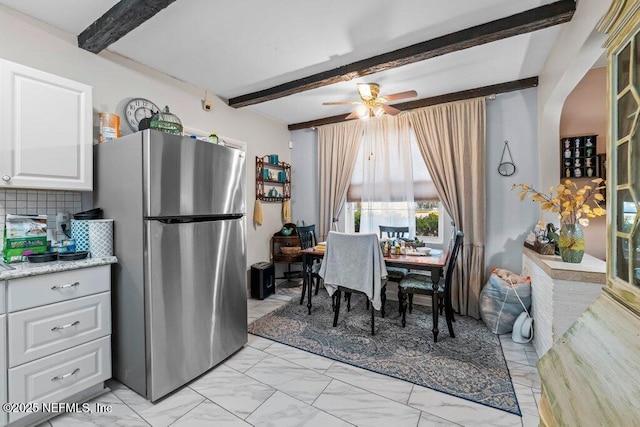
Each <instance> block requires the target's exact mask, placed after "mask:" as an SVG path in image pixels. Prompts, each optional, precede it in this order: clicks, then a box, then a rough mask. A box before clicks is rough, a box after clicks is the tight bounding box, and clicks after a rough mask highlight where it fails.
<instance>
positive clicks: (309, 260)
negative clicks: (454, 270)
mask: <svg viewBox="0 0 640 427" xmlns="http://www.w3.org/2000/svg"><path fill="white" fill-rule="evenodd" d="M300 253H301V255H302V271H303V282H302V295H301V297H300V304H303V303H304V297H305V294H306V296H307V314H311V307H312V304H311V294H312V288H313V281H312V280H311V279H312V268H313V263H314V261H315V260H321V259H322V258H323V257H324V253H325V251H324V249H317V248H316V247H313V248H308V249H303V250H302V251H301V252H300ZM448 257H449V252H448V251H446V250H432V252H431V253H430V254H428V255H395V254H389V255H386V256H384V263H385V265H386V266H387V267H400V268H406V269H409V270H420V271H429V273H430V275H431V283H432V284H433V294H434V295H438V283H439V281H440V276H442V272H443V270H444V268H445V266H446V265H447V260H448ZM431 305H432V311H433V313H432V315H433V329H432V332H433V336H434V338H435V339H437V336H438V333H439V330H438V298H437V297H436V298H434V297H432V298H431Z"/></svg>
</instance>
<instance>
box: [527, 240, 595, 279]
mask: <svg viewBox="0 0 640 427" xmlns="http://www.w3.org/2000/svg"><path fill="white" fill-rule="evenodd" d="M524 254H525V255H527V256H528V257H529V258H531V259H532V260H533V261H534V262H535V263H536V264H537V265H538V266H539V267H540V268H542V269H543V270H544V271H545V272H546V273H547V274H548V275H549V277H551V278H552V279H560V280H571V281H574V282H588V283H599V284H602V285H604V284H606V276H607V263H606V262H604V261H603V260H601V259H598V258H596V257H593V256H591V255H589V254H584V257H583V258H582V262H581V263H579V264H577V263H576V264H574V263H570V262H563V261H562V259H561V258H560V257H559V256H557V255H541V254H539V253H537V252H536V251H533V250H531V249H529V248H526V247H525V248H524Z"/></svg>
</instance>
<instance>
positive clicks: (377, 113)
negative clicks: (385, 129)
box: [373, 105, 384, 117]
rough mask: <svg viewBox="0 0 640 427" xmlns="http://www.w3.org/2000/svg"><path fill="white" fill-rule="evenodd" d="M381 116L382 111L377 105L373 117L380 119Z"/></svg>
mask: <svg viewBox="0 0 640 427" xmlns="http://www.w3.org/2000/svg"><path fill="white" fill-rule="evenodd" d="M383 114H384V109H383V108H382V107H381V106H379V105H378V106H376V107H375V108H374V109H373V115H374V116H376V117H380V116H382V115H383Z"/></svg>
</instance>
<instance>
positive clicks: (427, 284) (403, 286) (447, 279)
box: [398, 231, 464, 338]
mask: <svg viewBox="0 0 640 427" xmlns="http://www.w3.org/2000/svg"><path fill="white" fill-rule="evenodd" d="M463 238H464V234H463V233H462V231H457V232H456V238H455V242H454V244H453V249H452V250H451V252H450V253H449V260H448V261H447V266H446V269H445V273H444V282H443V281H442V279H440V278H439V282H440V283H438V290H437V294H436V295H434V292H433V282H432V279H431V276H429V275H426V274H420V273H409V274H407V275H406V276H405V278H404V279H402V280H401V281H400V285H399V286H398V297H399V300H400V310H401V312H402V326H403V327H404V326H406V324H407V321H406V318H407V305H408V304H407V295H413V294H420V295H430V296H431V298H438V307H439V309H440V313H442V310H443V309H444V312H445V316H446V319H447V327H448V328H449V335H450V336H451V337H452V338H455V334H454V332H453V324H452V322H453V320H454V319H453V306H452V304H451V280H452V278H453V271H454V269H455V266H456V261H457V259H458V253H459V252H460V247H461V246H462V240H463ZM410 312H411V311H410Z"/></svg>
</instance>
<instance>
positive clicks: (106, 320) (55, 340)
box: [9, 292, 111, 367]
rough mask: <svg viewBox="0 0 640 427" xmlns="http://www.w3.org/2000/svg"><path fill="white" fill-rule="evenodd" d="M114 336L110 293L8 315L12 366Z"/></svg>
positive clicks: (10, 361) (10, 363) (10, 362)
mask: <svg viewBox="0 0 640 427" xmlns="http://www.w3.org/2000/svg"><path fill="white" fill-rule="evenodd" d="M109 334H111V292H103V293H100V294H96V295H90V296H88V297H82V298H76V299H73V300H71V301H65V302H59V303H57V304H50V305H45V306H43V307H38V308H32V309H29V310H22V311H18V312H17V313H10V314H9V342H10V343H11V345H10V346H9V367H14V366H18V365H21V364H23V363H26V362H30V361H32V360H35V359H39V358H41V357H44V356H48V355H50V354H53V353H55V352H57V351H61V350H66V349H68V348H71V347H74V346H76V345H79V344H83V343H85V342H88V341H91V340H94V339H97V338H100V337H103V336H105V335H109Z"/></svg>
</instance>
